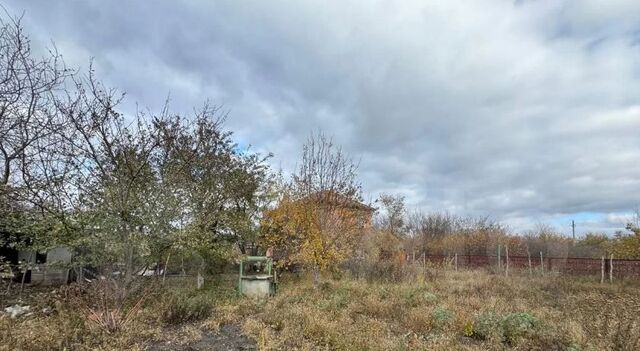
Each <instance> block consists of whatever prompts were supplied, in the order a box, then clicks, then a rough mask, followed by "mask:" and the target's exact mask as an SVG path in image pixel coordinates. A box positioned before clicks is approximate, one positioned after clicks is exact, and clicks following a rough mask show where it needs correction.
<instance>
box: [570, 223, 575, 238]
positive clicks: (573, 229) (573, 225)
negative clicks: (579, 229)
mask: <svg viewBox="0 0 640 351" xmlns="http://www.w3.org/2000/svg"><path fill="white" fill-rule="evenodd" d="M571 234H572V235H573V240H576V222H575V221H574V220H573V219H572V220H571Z"/></svg>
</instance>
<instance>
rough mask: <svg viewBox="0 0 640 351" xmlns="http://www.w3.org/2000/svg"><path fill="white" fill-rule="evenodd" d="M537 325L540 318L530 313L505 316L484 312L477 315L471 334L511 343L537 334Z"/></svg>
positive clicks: (480, 337) (485, 338) (484, 338)
mask: <svg viewBox="0 0 640 351" xmlns="http://www.w3.org/2000/svg"><path fill="white" fill-rule="evenodd" d="M537 327H538V320H537V319H536V318H535V317H534V316H532V315H531V314H529V313H511V314H508V315H506V316H503V317H501V316H498V315H496V314H494V313H484V314H481V315H479V316H478V317H476V319H475V320H474V322H473V329H472V332H471V333H470V334H472V336H474V337H476V338H478V339H483V340H494V341H502V342H505V343H508V344H510V345H511V344H517V343H518V342H519V341H521V340H523V339H526V338H530V337H533V336H535V334H536V332H537V331H538V328H537Z"/></svg>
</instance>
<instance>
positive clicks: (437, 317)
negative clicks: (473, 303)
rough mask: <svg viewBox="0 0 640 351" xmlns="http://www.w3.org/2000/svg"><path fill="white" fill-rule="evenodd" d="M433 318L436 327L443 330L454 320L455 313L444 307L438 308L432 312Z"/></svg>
mask: <svg viewBox="0 0 640 351" xmlns="http://www.w3.org/2000/svg"><path fill="white" fill-rule="evenodd" d="M431 318H432V319H433V326H434V327H436V328H442V327H444V326H445V325H447V324H448V323H449V322H450V321H451V320H452V319H453V313H451V311H449V310H448V309H446V308H444V307H436V308H434V309H433V311H432V312H431Z"/></svg>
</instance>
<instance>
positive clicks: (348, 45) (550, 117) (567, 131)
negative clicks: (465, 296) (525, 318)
mask: <svg viewBox="0 0 640 351" xmlns="http://www.w3.org/2000/svg"><path fill="white" fill-rule="evenodd" d="M7 7H8V8H9V11H12V12H20V11H22V10H25V11H26V15H25V25H26V26H27V28H28V30H29V31H30V32H31V33H32V35H33V37H34V40H36V41H37V42H39V43H43V45H44V44H47V43H48V41H49V40H53V41H54V42H55V43H56V45H57V47H58V48H59V50H60V51H61V52H62V53H63V54H64V55H65V57H66V59H67V62H69V63H70V64H73V65H83V66H84V67H86V65H87V60H88V57H90V56H93V57H95V62H96V66H97V69H98V74H99V75H100V76H101V77H104V78H105V80H106V81H107V82H108V83H109V84H110V85H112V86H116V87H119V88H121V89H123V90H124V91H126V92H127V94H128V96H129V98H128V101H129V103H131V104H133V103H134V102H138V103H139V104H140V105H142V106H149V107H152V108H153V107H156V106H159V105H160V104H161V103H162V102H163V101H164V99H165V98H166V96H167V94H168V93H170V94H171V97H172V101H173V103H172V104H173V108H174V109H176V110H179V111H190V110H191V107H192V106H194V105H198V104H200V103H201V102H202V101H203V100H205V99H207V98H209V99H211V100H212V101H213V102H215V103H219V104H223V105H224V106H225V108H227V109H229V110H230V111H231V117H230V120H229V122H228V125H229V127H230V128H231V129H232V130H234V131H235V132H236V135H237V138H239V139H240V142H242V143H243V144H252V145H254V147H255V148H256V149H257V150H261V151H272V152H274V153H275V154H276V158H275V159H274V165H275V166H276V167H277V166H278V165H281V166H282V167H284V168H285V169H291V168H292V167H293V166H294V165H295V162H296V159H297V157H298V154H299V150H300V146H301V144H302V142H303V140H304V139H305V138H306V136H307V135H308V134H309V133H310V132H312V131H314V130H316V129H318V128H321V129H323V130H325V131H326V132H327V133H329V134H333V135H334V136H335V140H336V141H337V142H338V143H340V144H342V145H343V146H344V147H345V149H346V150H347V151H348V152H349V153H351V154H352V155H353V156H354V158H356V159H360V160H361V176H362V181H363V183H364V186H365V191H366V194H367V196H371V197H375V196H377V194H378V193H380V192H382V191H387V192H398V193H402V194H405V195H406V196H407V199H408V201H409V202H410V206H411V207H418V208H423V209H427V210H432V209H446V210H450V211H453V212H458V213H469V214H475V215H491V216H493V217H495V218H498V219H504V220H505V221H506V222H507V223H510V224H512V226H514V227H515V228H516V229H526V228H527V227H528V226H530V225H532V224H533V223H535V222H536V221H540V220H550V221H558V223H560V225H562V224H561V223H562V221H564V220H565V219H567V218H571V217H572V216H574V215H576V216H582V217H584V216H585V215H584V214H585V213H588V214H589V215H588V216H589V217H590V219H588V220H586V219H585V220H584V221H583V223H584V226H583V230H589V229H602V228H603V227H604V228H609V229H607V230H608V231H611V230H613V229H612V228H613V227H612V226H611V225H609V224H611V223H610V221H608V220H607V218H610V217H611V216H614V215H615V216H618V215H619V214H620V213H625V212H626V211H628V210H629V209H631V208H634V207H636V206H637V205H638V203H639V202H640V199H638V195H637V194H639V193H640V137H638V130H640V101H639V99H640V94H639V93H640V24H639V23H640V5H639V4H638V2H637V1H632V0H628V1H624V0H612V1H607V2H606V3H603V2H602V1H596V0H589V1H586V0H585V1H579V2H575V1H553V2H551V1H550V2H546V1H518V2H508V1H501V0H491V1H490V0H485V1H473V2H469V1H463V0H460V1H430V2H422V1H416V2H403V3H402V4H392V3H391V2H388V1H376V2H370V1H345V2H337V3H335V4H326V3H325V2H319V1H311V2H298V1H282V2H264V1H254V2H237V1H218V2H215V3H211V2H207V1H200V2H189V3H188V4H178V3H177V2H173V1H155V2H153V3H149V2H142V1H139V2H124V1H121V2H103V1H88V2H85V1H66V2H57V3H56V4H55V5H52V4H51V3H50V2H48V1H44V0H41V1H30V2H18V1H10V2H9V3H8V5H7ZM131 106H133V105H131ZM597 223H600V224H597ZM602 223H605V224H607V225H606V226H603V225H601V224H602ZM567 228H568V227H567Z"/></svg>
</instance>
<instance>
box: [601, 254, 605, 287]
mask: <svg viewBox="0 0 640 351" xmlns="http://www.w3.org/2000/svg"><path fill="white" fill-rule="evenodd" d="M600 284H604V256H602V263H601V264H600Z"/></svg>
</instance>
